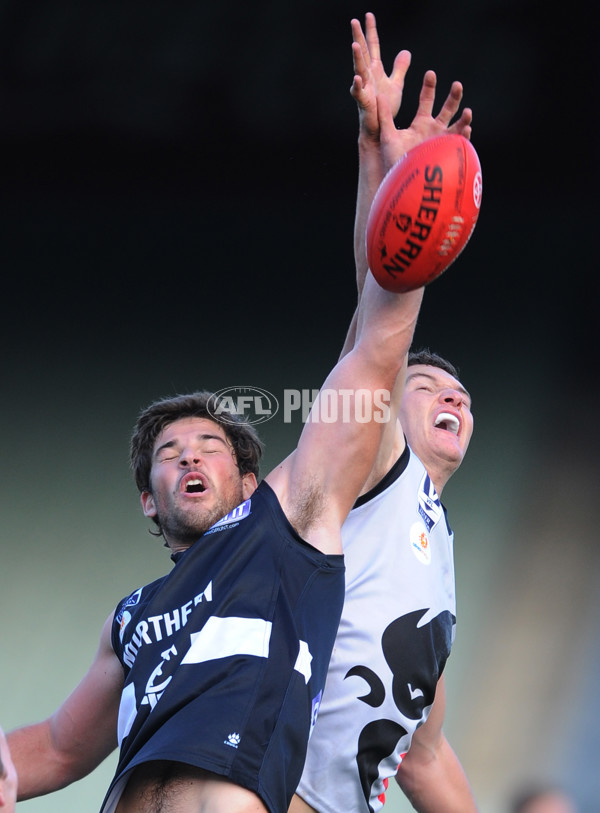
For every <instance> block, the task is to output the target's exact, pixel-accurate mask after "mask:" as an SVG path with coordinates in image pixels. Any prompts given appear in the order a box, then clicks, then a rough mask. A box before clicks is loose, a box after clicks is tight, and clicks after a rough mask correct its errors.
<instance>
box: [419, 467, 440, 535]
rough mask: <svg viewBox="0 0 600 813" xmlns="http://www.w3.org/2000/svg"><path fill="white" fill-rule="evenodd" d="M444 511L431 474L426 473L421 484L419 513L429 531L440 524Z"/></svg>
mask: <svg viewBox="0 0 600 813" xmlns="http://www.w3.org/2000/svg"><path fill="white" fill-rule="evenodd" d="M443 513H444V509H443V508H442V503H441V501H440V498H439V497H438V494H437V491H436V490H435V486H434V485H433V482H432V481H431V478H430V476H429V475H428V474H425V475H424V477H423V479H422V480H421V485H420V486H419V514H420V515H421V516H422V518H423V522H424V523H425V525H426V526H427V530H428V531H431V529H432V528H433V527H434V526H435V525H437V524H438V522H439V521H440V519H441V518H442V515H443Z"/></svg>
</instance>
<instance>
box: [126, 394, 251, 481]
mask: <svg viewBox="0 0 600 813" xmlns="http://www.w3.org/2000/svg"><path fill="white" fill-rule="evenodd" d="M182 418H207V419H208V420H210V421H213V422H214V423H216V424H218V425H219V426H220V427H221V428H222V429H223V430H224V432H225V436H226V438H227V440H228V441H229V442H230V443H231V446H232V447H233V452H234V455H235V461H236V463H237V467H238V469H239V471H240V474H242V475H244V474H249V473H251V474H254V475H255V477H256V478H257V479H258V472H259V463H260V458H261V455H262V451H263V445H262V443H261V441H260V438H259V437H258V434H257V432H256V429H255V428H254V427H253V426H252V425H251V424H249V423H248V422H247V421H245V420H244V419H243V418H241V417H240V416H239V415H236V414H235V413H233V412H230V411H228V410H226V409H224V408H223V405H222V404H220V403H219V399H218V397H217V396H216V395H215V394H214V393H212V392H206V391H202V392H193V393H190V394H189V395H175V396H173V397H170V398H161V399H159V400H158V401H154V402H153V403H152V404H150V405H149V406H148V407H146V408H145V409H144V410H142V412H141V413H140V414H139V416H138V419H137V421H136V424H135V426H134V429H133V434H132V436H131V443H130V463H131V468H132V470H133V475H134V478H135V483H136V485H137V487H138V489H139V491H140V493H142V492H143V491H150V470H151V468H152V453H153V451H154V442H155V440H156V438H157V437H158V436H159V434H160V433H161V432H162V430H163V429H164V428H165V427H166V426H169V425H170V424H172V423H174V422H175V421H178V420H180V419H182Z"/></svg>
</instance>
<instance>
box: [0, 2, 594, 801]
mask: <svg viewBox="0 0 600 813" xmlns="http://www.w3.org/2000/svg"><path fill="white" fill-rule="evenodd" d="M368 10H371V11H374V12H375V14H376V16H377V20H378V24H379V30H380V35H381V41H382V54H383V59H384V64H385V65H386V67H387V68H388V69H390V68H391V64H392V60H393V57H394V55H395V53H396V52H397V51H398V50H400V49H401V48H408V49H409V50H411V51H412V53H413V63H412V67H411V69H410V71H409V74H408V78H407V82H406V91H405V95H404V102H403V107H402V110H401V113H400V116H399V118H398V124H399V126H407V125H408V123H409V122H410V120H411V118H412V115H413V114H414V111H415V109H416V103H417V97H418V92H419V89H420V84H421V79H422V75H423V73H424V71H425V70H426V69H427V68H434V69H435V70H436V72H437V74H438V88H439V90H438V100H439V104H441V102H442V100H443V99H444V98H445V96H446V93H447V90H448V88H449V86H450V83H451V82H452V80H454V79H460V80H461V81H462V82H463V84H464V87H465V96H464V103H465V105H468V106H470V107H472V108H473V111H474V129H473V144H474V145H475V147H476V149H477V151H478V153H479V156H480V159H481V163H482V168H483V179H484V192H483V205H482V210H481V215H480V218H479V223H478V225H477V228H476V230H475V233H474V235H473V237H472V239H471V242H470V243H469V245H468V246H467V248H466V250H465V252H464V253H463V255H462V256H461V258H460V259H459V260H458V262H457V263H456V264H455V265H454V266H452V267H451V268H450V269H449V270H448V272H447V273H446V274H445V275H444V276H442V277H441V278H440V279H439V280H438V281H436V282H435V284H434V285H432V286H431V287H430V288H429V289H428V291H427V292H426V298H425V304H424V307H423V311H422V315H421V318H420V322H419V325H418V327H417V335H416V340H415V341H416V344H427V345H430V346H431V347H432V348H433V349H435V350H437V351H438V352H440V353H442V354H443V355H445V356H447V357H449V358H451V359H452V360H454V361H455V362H456V363H457V364H458V366H459V368H460V370H461V374H462V378H463V380H464V383H465V384H466V386H467V387H468V388H469V390H470V391H471V392H472V394H473V397H474V412H475V417H476V432H475V436H474V440H473V443H472V446H471V449H470V451H469V459H468V462H467V463H466V464H465V466H464V471H462V470H461V472H460V474H459V475H458V476H457V478H456V482H455V481H454V480H453V481H452V482H451V483H450V484H449V486H448V488H447V490H446V491H445V492H444V498H445V501H447V502H448V503H449V504H450V505H451V515H452V516H453V517H454V525H455V530H457V531H458V542H459V544H458V545H457V578H458V588H459V598H460V601H459V606H460V607H461V608H462V610H461V615H460V619H461V623H460V625H459V629H460V630H462V632H461V633H460V634H459V637H458V640H457V644H456V647H455V650H456V657H453V664H452V668H453V669H454V670H455V671H454V672H452V671H450V675H449V682H450V686H449V694H450V697H451V699H452V704H451V708H453V709H456V711H455V712H451V715H452V714H454V717H453V716H451V717H450V720H449V726H450V731H451V733H453V734H454V739H453V742H454V743H455V744H456V745H457V747H458V748H459V752H460V755H461V757H462V758H463V761H464V762H465V763H466V767H467V769H468V771H469V775H470V776H471V777H472V781H473V783H474V786H475V788H476V791H477V793H478V796H479V798H480V799H481V800H482V802H483V803H484V804H483V807H482V809H483V811H484V813H491V811H492V810H493V811H494V813H496V810H501V807H499V806H498V804H499V803H498V798H499V797H500V796H501V795H502V794H505V793H506V792H507V789H510V787H511V786H512V785H513V784H516V782H517V780H525V779H527V778H528V777H529V776H532V775H533V774H539V773H540V771H542V768H544V769H547V770H552V771H554V775H555V776H556V775H558V768H557V767H556V766H560V770H562V774H561V776H562V777H563V778H564V779H565V781H568V782H569V783H570V784H571V785H572V786H574V787H577V788H578V792H579V794H580V801H581V804H582V805H583V802H584V800H587V801H588V802H589V808H583V807H582V809H584V810H585V811H586V813H587V810H588V809H589V811H592V810H595V809H597V808H596V806H595V803H594V794H596V796H595V800H596V801H597V798H598V793H600V790H599V789H598V786H597V783H596V786H595V787H592V785H590V781H592V780H593V776H594V775H595V774H594V770H593V769H592V770H591V771H590V770H588V769H587V766H588V762H587V761H586V755H589V754H594V753H597V752H598V748H599V747H600V744H599V743H598V740H597V737H598V735H597V733H596V730H595V726H594V727H593V728H589V729H587V730H585V723H586V721H587V723H588V725H590V721H592V720H593V719H597V715H596V718H594V715H593V713H592V712H591V710H590V709H587V711H585V712H584V711H583V710H582V708H581V707H580V706H579V705H574V702H575V701H574V699H573V698H574V696H575V694H577V696H580V697H587V694H586V692H587V689H586V685H587V684H586V682H585V676H586V675H592V674H596V673H597V670H595V671H594V670H593V669H592V668H591V666H590V665H589V663H588V661H587V660H586V659H585V658H584V655H583V654H582V653H589V652H593V651H598V646H597V643H598V642H597V637H596V638H594V635H595V636H597V632H594V630H595V626H597V625H592V627H591V629H590V630H588V627H586V625H585V624H584V623H583V622H582V617H588V618H590V617H592V616H591V615H590V613H591V608H595V609H596V610H597V609H598V607H599V606H600V600H597V597H598V596H600V578H599V575H598V574H600V561H599V560H600V551H599V547H600V546H598V543H597V537H596V535H595V531H594V529H593V527H592V522H591V516H592V509H591V506H593V505H594V504H595V502H596V501H597V496H596V493H595V492H596V487H595V486H594V483H596V484H597V482H598V466H597V461H596V451H595V450H596V449H597V448H598V443H597V422H598V421H597V398H598V395H599V394H600V388H599V386H598V372H597V369H596V367H597V365H596V351H597V348H598V342H597V339H596V330H595V324H596V321H597V315H596V312H597V302H598V293H597V292H598V284H597V276H598V263H597V259H596V242H597V234H596V233H597V228H598V227H597V212H598V202H597V199H598V189H599V186H598V173H597V169H596V164H597V162H596V158H595V151H594V150H593V147H595V143H596V141H597V132H598V130H597V127H596V122H595V120H594V114H595V108H596V107H597V103H596V100H595V96H596V93H595V91H596V86H597V70H596V64H595V63H596V50H597V43H596V42H595V40H592V30H593V27H592V22H591V19H590V17H589V12H588V10H587V9H584V8H579V6H578V5H577V4H569V5H563V6H558V7H554V8H553V9H551V8H550V7H549V5H548V4H547V3H543V2H516V1H512V2H511V0H487V1H486V0H459V1H458V2H454V3H449V2H447V0H421V2H418V3H416V2H396V3H391V2H386V3H383V2H373V3H371V4H370V5H368V6H360V5H357V4H356V3H353V2H341V0H333V2H323V0H322V2H319V3H317V2H299V0H293V2H287V3H272V2H261V1H260V0H258V2H255V3H252V4H250V3H242V2H240V0H235V2H233V1H229V2H228V1H227V0H225V1H224V2H219V3H213V4H208V3H202V2H197V1H196V2H190V0H179V1H178V2H174V1H173V0H171V2H159V1H158V0H151V1H150V2H148V1H146V2H141V1H140V2H136V1H135V0H119V2H116V1H114V2H110V1H109V0H105V2H99V0H85V2H81V0H79V2H77V1H76V0H62V1H61V0H49V1H48V2H28V1H27V0H19V2H17V0H2V1H1V2H0V162H1V167H0V209H1V211H0V215H1V216H0V267H1V269H2V279H3V286H2V290H3V295H2V297H1V299H0V302H1V306H0V308H1V310H0V317H1V318H0V373H1V379H0V386H1V392H2V399H1V406H0V420H1V426H2V448H3V451H4V461H5V462H4V463H3V465H2V468H1V470H0V474H1V476H2V494H1V499H2V519H3V525H4V533H5V540H4V541H3V543H2V552H3V555H2V562H1V564H0V606H1V607H2V617H3V618H4V619H11V618H12V617H13V616H12V614H11V613H10V612H9V608H10V609H11V610H12V609H13V608H15V607H16V608H18V609H19V611H20V613H19V614H18V615H19V624H18V625H17V626H16V627H15V628H14V629H13V625H12V623H10V624H9V629H8V630H7V629H6V628H5V636H6V637H5V641H4V648H3V650H2V655H1V657H2V661H1V662H0V667H1V668H0V691H1V693H2V696H3V697H6V698H7V702H6V704H4V705H3V711H2V717H0V720H2V718H3V720H4V722H3V725H4V727H5V728H10V727H11V726H14V725H17V724H20V723H22V722H25V721H26V719H31V717H33V719H36V718H37V717H38V716H40V715H43V714H47V713H49V712H50V711H52V709H53V708H54V706H55V705H56V703H57V702H59V701H60V700H61V699H62V697H64V695H65V693H66V691H67V689H68V688H69V687H70V686H71V685H72V684H73V683H74V682H75V681H76V680H77V679H78V676H79V674H80V673H81V671H83V669H84V668H85V666H86V665H87V662H88V661H89V658H90V657H91V654H93V651H94V648H95V642H96V640H97V637H96V630H98V631H99V629H100V625H101V620H102V619H103V618H104V617H105V616H106V614H108V612H109V611H110V609H111V608H112V607H113V606H114V604H115V603H116V601H117V600H118V599H119V598H120V597H121V596H122V595H124V594H125V593H126V592H128V591H129V590H130V589H131V588H132V587H133V584H132V582H137V580H138V579H139V583H142V582H143V581H144V580H150V578H155V577H156V576H157V575H159V573H160V572H161V571H160V570H152V568H159V567H160V568H162V567H164V565H165V561H163V560H164V552H163V551H160V550H159V549H153V553H152V554H150V553H149V552H148V551H149V548H148V545H149V544H152V543H149V541H148V539H147V537H146V535H145V534H144V529H143V525H141V523H140V517H139V511H138V509H137V501H136V496H135V491H134V489H133V487H132V485H131V483H130V481H129V474H128V471H127V441H128V436H129V431H130V427H131V426H132V424H133V422H134V420H135V416H136V414H137V412H138V410H139V409H140V408H141V407H143V406H145V405H146V404H147V403H149V402H150V401H151V400H153V399H154V398H157V397H160V396H163V395H170V394H173V393H175V392H181V391H188V390H190V389H196V388H202V387H206V388H209V389H215V390H216V389H220V388H222V387H229V386H242V385H251V386H257V387H262V388H264V389H267V390H269V391H271V392H273V393H275V394H277V395H280V394H281V392H282V390H283V389H284V388H286V387H287V388H294V389H300V388H315V387H318V386H320V384H321V383H322V380H323V378H324V376H325V375H326V373H327V372H328V371H329V369H330V368H331V366H332V364H333V363H334V362H335V360H336V358H337V355H338V352H339V349H340V347H341V344H342V341H343V337H344V334H345V330H346V326H347V324H348V322H349V320H350V317H351V314H352V311H353V308H354V302H355V295H354V288H353V256H352V227H353V216H354V199H355V189H356V175H357V151H356V135H357V115H356V110H355V106H354V102H353V101H352V99H351V97H350V95H349V88H350V84H351V80H352V65H351V53H350V42H351V36H350V19H351V18H352V17H353V16H357V17H359V18H361V19H363V18H364V13H365V12H366V11H368ZM437 109H439V105H438V108H437ZM298 429H299V427H298V426H293V427H290V426H284V425H282V423H281V422H279V423H277V422H276V421H271V422H270V423H268V424H265V425H264V429H263V432H262V435H263V437H264V438H265V440H266V442H267V452H266V465H265V470H267V469H268V468H270V466H272V465H273V464H274V463H275V462H277V460H278V459H280V458H281V457H283V455H284V454H286V453H287V451H289V449H290V448H291V447H292V445H293V443H294V441H295V437H296V435H297V432H298ZM130 526H131V527H130ZM136 538H137V540H138V542H137V543H136V542H134V541H133V540H134V539H136ZM136 545H139V547H136ZM156 551H157V552H156ZM155 556H156V557H157V559H156V564H155V563H154V559H153V558H152V557H155ZM149 560H152V564H146V565H144V564H143V563H144V562H146V563H147V562H148V561H149ZM158 561H160V565H159V564H158ZM115 562H117V563H118V564H117V565H115ZM542 566H543V567H542ZM144 567H146V568H147V570H148V572H147V573H146V572H145V571H144V572H143V573H142V571H143V570H144ZM544 568H545V569H544ZM150 571H152V572H150ZM534 587H535V588H536V589H535V590H534ZM24 596H26V597H27V598H26V601H25V599H24ZM82 596H85V597H86V599H85V601H83V600H82V598H81V597H82ZM36 602H37V603H36ZM461 602H462V603H461ZM586 602H587V603H586ZM25 604H27V605H28V607H29V609H28V611H27V613H25V612H24V610H23V608H24V606H25ZM582 604H583V605H584V610H581V605H582ZM577 607H579V609H578V610H576V609H575V608H577ZM61 613H62V614H64V615H61ZM596 617H597V616H596ZM32 619H35V621H34V620H32ZM4 623H5V624H6V621H5V622H4ZM90 629H91V630H92V631H93V635H91V636H90ZM57 630H59V631H60V634H59V635H58V636H57ZM586 630H587V632H586ZM65 632H68V633H69V634H68V635H67V634H63V633H65ZM75 633H77V636H78V637H76V635H75ZM14 636H16V638H15V637H14ZM23 636H25V637H26V639H27V640H28V642H29V643H28V646H27V648H25V649H23V646H22V640H23ZM586 636H588V637H586ZM72 638H76V641H77V644H76V646H73V647H70V646H69V642H70V641H71V639H72ZM579 639H581V640H582V641H585V642H586V643H583V644H581V649H577V650H576V651H575V650H574V649H573V647H575V642H576V641H578V640H579ZM15 640H16V641H18V644H14V641H15ZM83 640H85V642H86V646H82V645H81V642H82V641H83ZM50 641H56V642H57V643H54V644H52V645H51V644H50V643H49V642H50ZM61 642H62V643H61ZM61 646H62V647H63V648H62V649H61V648H60V647H61ZM53 647H59V649H58V652H60V653H61V656H60V657H58V655H57V650H55V649H54V648H53ZM17 653H18V654H17ZM78 657H80V658H81V661H77V658H78ZM586 657H587V655H586ZM571 661H572V662H573V663H575V662H576V665H574V666H573V672H567V674H565V672H564V670H565V669H567V664H569V663H570V662H571ZM67 664H71V665H70V666H69V665H67ZM17 666H18V667H20V668H17ZM52 670H53V671H52ZM41 673H43V674H44V675H45V676H46V678H47V680H46V683H45V684H44V687H43V689H42V690H40V688H39V680H36V676H38V675H39V674H41ZM65 674H68V675H69V679H68V681H67V685H66V686H65ZM452 674H454V676H455V677H454V682H453V683H452V680H451V679H452ZM29 680H30V681H31V685H30V683H29V682H28V681H29ZM542 689H543V691H542ZM575 690H577V691H575ZM591 691H592V692H594V693H595V694H597V693H596V692H595V690H594V689H593V688H592V689H591ZM34 698H35V703H37V704H38V706H39V708H38V706H36V705H35V703H34ZM548 708H552V714H550V715H549V714H548ZM557 709H561V710H562V711H561V713H560V714H559V713H557ZM526 712H527V714H528V716H527V717H526V718H525V720H526V723H525V724H524V725H522V726H517V729H518V734H517V736H516V737H515V736H513V733H514V731H513V727H514V725H515V720H516V719H522V718H523V715H525V713H526ZM599 713H600V712H599ZM550 718H551V719H550ZM567 721H568V723H569V724H568V725H567ZM551 724H552V725H551ZM577 726H579V728H577ZM582 727H583V729H584V731H583V734H582ZM492 731H494V732H495V736H494V737H492V736H491V734H490V732H492ZM586 738H587V739H586ZM565 741H567V742H569V753H570V755H571V758H570V760H565V759H564V758H562V756H563V755H562V754H561V752H560V748H559V745H558V743H562V742H565ZM508 745H509V746H510V747H507V746H508ZM576 746H578V747H576ZM578 748H579V750H578ZM559 757H560V758H559ZM590 777H591V779H590ZM90 781H92V780H90ZM90 787H91V786H90ZM100 788H101V789H100V790H98V789H94V791H93V794H92V795H93V798H94V805H93V806H97V805H96V801H97V802H98V803H99V801H100V798H101V795H102V792H103V791H102V783H101V784H100ZM69 792H70V791H65V792H64V793H69ZM90 793H91V792H90ZM53 798H54V797H51V798H48V799H46V800H40V802H39V803H38V802H32V803H28V804H31V813H33V811H34V810H37V809H40V810H42V809H43V810H51V809H52V808H51V807H50V805H51V804H52V799H53ZM61 798H62V797H61V795H60V794H59V795H58V797H57V801H56V802H55V804H57V805H58V807H57V808H56V809H57V810H64V809H81V803H80V802H79V803H75V805H74V806H72V807H71V808H69V805H68V803H67V802H62V801H61ZM65 798H68V797H65ZM590 800H591V801H590ZM494 803H496V805H497V806H496V807H494ZM38 804H39V805H40V807H36V805H38ZM78 804H79V807H77V805H78ZM25 809H28V808H27V807H26V808H25Z"/></svg>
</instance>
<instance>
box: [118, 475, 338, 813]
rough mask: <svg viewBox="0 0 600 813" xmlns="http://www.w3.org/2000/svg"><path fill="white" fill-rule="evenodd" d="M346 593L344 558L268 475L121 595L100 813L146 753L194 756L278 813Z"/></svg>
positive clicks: (298, 761)
mask: <svg viewBox="0 0 600 813" xmlns="http://www.w3.org/2000/svg"><path fill="white" fill-rule="evenodd" d="M343 600H344V563H343V556H341V555H338V556H327V555H325V554H322V553H321V552H319V551H318V550H317V549H316V548H313V547H312V546H311V545H308V544H307V543H306V542H304V541H303V540H302V539H301V538H300V537H299V536H298V534H297V533H296V532H295V531H294V529H293V528H292V526H291V525H290V523H289V522H288V520H287V518H286V517H285V514H284V513H283V511H282V509H281V506H280V504H279V501H278V500H277V497H276V495H275V493H274V492H273V490H272V489H271V488H270V486H269V485H268V484H267V483H264V482H263V483H261V485H260V486H259V487H258V489H257V490H256V491H255V492H254V494H253V495H252V497H251V499H249V500H246V502H244V503H242V504H241V505H239V506H238V507H237V508H235V509H234V510H233V511H232V512H231V513H230V514H228V515H227V516H226V517H223V519H221V520H219V522H217V523H216V524H215V525H213V527H212V528H210V529H209V530H208V531H207V532H206V533H205V534H204V535H203V536H202V537H201V538H200V539H199V540H198V541H197V542H196V543H195V544H194V545H193V546H192V547H191V548H189V549H188V550H186V551H185V552H183V553H182V554H179V555H178V556H177V557H176V563H175V566H174V568H173V569H172V571H171V572H170V573H169V574H168V575H167V576H164V577H163V578H161V579H158V580H157V581H155V582H152V583H151V584H148V585H146V586H145V587H142V588H140V589H139V590H137V591H136V592H134V593H132V594H131V595H130V596H128V597H127V598H125V599H123V600H122V601H121V602H119V604H118V605H117V608H116V612H115V620H114V622H113V629H112V644H113V647H114V650H115V652H116V654H117V656H118V657H119V659H120V661H121V663H122V664H123V668H124V670H125V685H124V688H123V693H122V697H121V704H120V709H119V744H120V755H119V763H118V766H117V770H116V773H115V777H114V779H113V782H112V783H111V786H110V788H109V790H108V792H107V795H106V798H105V800H104V803H103V806H102V813H110V811H113V810H114V809H115V807H116V804H117V802H118V799H119V797H120V795H121V793H122V790H123V788H124V786H125V784H126V781H127V778H128V775H129V772H130V771H131V770H132V769H133V768H135V767H136V766H137V765H140V764H142V763H144V762H148V761H150V760H173V761H176V762H183V763H187V764H190V765H195V766H197V767H200V768H204V769H206V770H209V771H213V772H214V773H217V774H220V775H222V776H225V777H228V778H229V779H230V780H232V781H233V782H235V783H237V784H239V785H242V786H243V787H246V788H248V789H250V790H252V791H254V792H256V793H257V794H258V795H259V796H260V797H261V799H262V800H263V802H264V804H265V805H266V807H267V808H268V810H269V811H270V812H271V813H285V811H287V809H288V805H289V802H290V799H291V797H292V795H293V792H294V790H295V788H296V785H297V784H298V781H299V779H300V775H301V773H302V767H303V764H304V758H305V754H306V747H307V742H308V738H309V736H310V732H311V730H312V726H313V725H314V722H315V720H316V715H317V712H318V708H319V703H320V699H321V695H322V692H323V688H324V685H325V676H326V674H327V667H328V663H329V658H330V655H331V650H332V648H333V643H334V640H335V635H336V631H337V627H338V623H339V618H340V614H341V611H342V605H343Z"/></svg>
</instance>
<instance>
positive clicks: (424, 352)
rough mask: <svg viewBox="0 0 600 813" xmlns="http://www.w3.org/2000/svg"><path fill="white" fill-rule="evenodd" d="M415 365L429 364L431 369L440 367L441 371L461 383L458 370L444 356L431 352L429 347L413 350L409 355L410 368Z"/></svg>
mask: <svg viewBox="0 0 600 813" xmlns="http://www.w3.org/2000/svg"><path fill="white" fill-rule="evenodd" d="M413 364H427V365H428V366H429V367H439V369H440V370H444V372H446V373H448V374H449V375H451V376H452V377H453V378H456V380H457V381H460V376H459V372H458V368H457V367H455V366H454V364H452V362H450V361H448V360H447V359H445V358H442V356H439V355H438V354H437V353H434V352H433V351H431V350H430V349H429V348H428V347H423V348H421V349H420V350H411V351H410V353H409V354H408V366H409V367H412V365H413Z"/></svg>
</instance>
